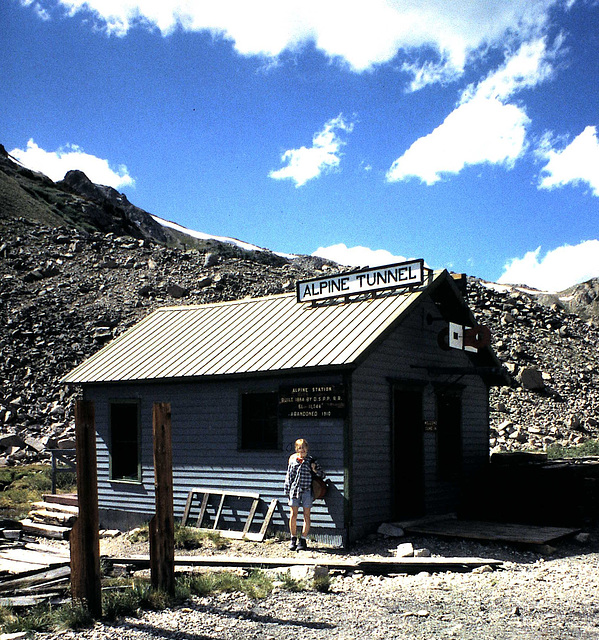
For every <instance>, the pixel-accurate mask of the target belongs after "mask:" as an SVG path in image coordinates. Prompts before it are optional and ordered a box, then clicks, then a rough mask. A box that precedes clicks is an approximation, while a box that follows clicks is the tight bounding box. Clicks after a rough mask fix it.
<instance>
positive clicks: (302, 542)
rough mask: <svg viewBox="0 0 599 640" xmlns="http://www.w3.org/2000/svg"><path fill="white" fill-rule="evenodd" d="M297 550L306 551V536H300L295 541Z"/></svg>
mask: <svg viewBox="0 0 599 640" xmlns="http://www.w3.org/2000/svg"><path fill="white" fill-rule="evenodd" d="M297 550H298V551H307V550H308V543H307V542H306V538H300V539H299V542H298V543H297Z"/></svg>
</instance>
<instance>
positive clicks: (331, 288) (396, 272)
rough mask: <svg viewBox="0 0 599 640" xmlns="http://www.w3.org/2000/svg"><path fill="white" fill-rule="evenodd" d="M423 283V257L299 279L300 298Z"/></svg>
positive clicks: (347, 294)
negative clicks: (334, 274)
mask: <svg viewBox="0 0 599 640" xmlns="http://www.w3.org/2000/svg"><path fill="white" fill-rule="evenodd" d="M423 283H424V260H423V259H421V258H420V259H418V260H411V261H409V262H398V263H397V264H389V265H386V266H384V267H374V268H371V269H362V270H360V271H350V272H348V273H342V274H339V275H336V276H329V277H326V278H311V279H310V280H302V281H300V282H298V283H297V301H298V302H315V301H317V300H325V299H326V298H340V297H343V296H352V295H356V294H359V293H368V292H370V291H382V290H384V289H399V288H402V287H413V286H419V285H422V284H423Z"/></svg>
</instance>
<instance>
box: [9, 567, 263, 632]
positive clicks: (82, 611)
mask: <svg viewBox="0 0 599 640" xmlns="http://www.w3.org/2000/svg"><path fill="white" fill-rule="evenodd" d="M272 589H273V582H272V580H271V578H270V577H269V576H268V575H266V574H265V573H264V572H262V571H252V572H251V573H250V574H249V575H239V574H236V573H232V572H228V571H219V572H210V573H202V574H190V575H185V576H178V577H177V578H176V583H175V595H174V596H170V595H168V594H166V593H164V592H163V591H159V590H156V589H154V588H153V587H152V585H151V583H150V581H149V579H133V580H130V579H129V580H128V579H123V578H119V579H112V580H107V581H104V585H103V591H102V619H103V620H105V621H107V622H114V621H116V620H119V619H120V618H124V617H137V616H139V615H140V613H141V612H142V611H162V610H164V609H168V608H170V607H173V606H176V605H177V604H181V603H182V602H185V601H186V600H188V599H189V598H191V597H192V596H209V595H212V594H215V593H220V592H227V593H234V592H239V593H244V594H246V595H247V596H248V597H250V598H252V599H254V600H257V599H262V598H265V597H267V596H268V595H269V594H270V593H271V592H272ZM93 623H94V620H93V618H92V616H91V615H90V614H89V612H88V611H87V609H86V608H85V607H84V606H82V605H80V604H76V603H69V604H66V605H63V606H60V607H53V606H50V605H45V604H39V605H36V606H34V607H31V608H30V609H28V610H26V611H23V612H16V611H13V610H11V609H10V608H0V631H1V632H2V633H17V632H26V633H33V632H51V631H58V630H62V629H82V628H84V627H89V626H92V625H93Z"/></svg>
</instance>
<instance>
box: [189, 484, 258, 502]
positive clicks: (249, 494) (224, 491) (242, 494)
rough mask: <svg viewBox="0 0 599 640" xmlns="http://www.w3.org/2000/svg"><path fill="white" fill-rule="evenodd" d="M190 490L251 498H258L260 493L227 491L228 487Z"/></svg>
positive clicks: (197, 492) (196, 492)
mask: <svg viewBox="0 0 599 640" xmlns="http://www.w3.org/2000/svg"><path fill="white" fill-rule="evenodd" d="M191 492H193V493H195V494H199V493H210V494H211V495H216V496H222V495H225V496H232V497H234V498H253V499H254V500H255V499H259V498H260V494H259V493H257V492H256V491H229V490H228V489H214V488H212V487H194V488H193V489H192V490H191ZM191 492H190V493H191Z"/></svg>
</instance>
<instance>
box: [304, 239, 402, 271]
mask: <svg viewBox="0 0 599 640" xmlns="http://www.w3.org/2000/svg"><path fill="white" fill-rule="evenodd" d="M312 255H313V256H318V257H320V258H326V259H327V260H333V262H337V263H338V264H341V265H344V266H348V267H367V266H368V267H378V266H381V265H384V264H393V263H395V262H405V261H406V260H407V258H405V257H404V256H395V255H393V254H392V253H391V252H390V251H387V250H386V249H369V248H368V247H360V246H357V247H348V246H346V245H345V244H343V243H339V244H333V245H331V246H330V247H319V248H318V249H316V251H315V252H314V253H313V254H312Z"/></svg>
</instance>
